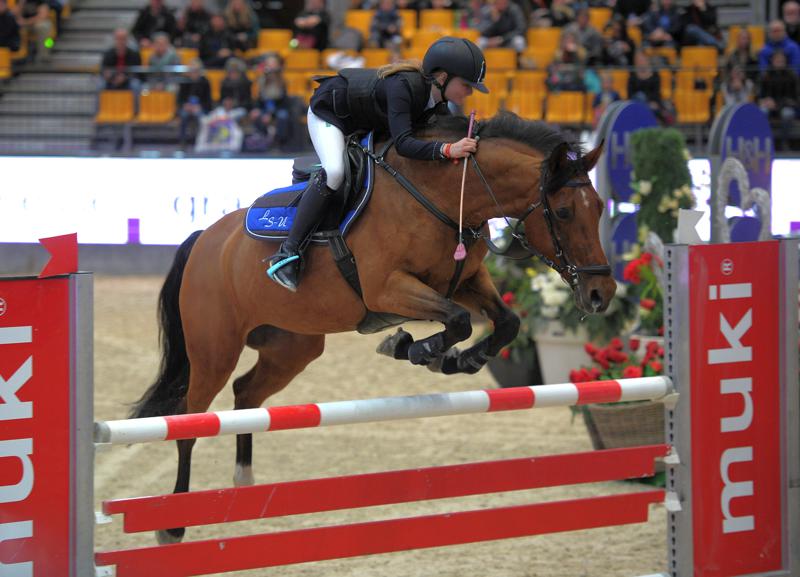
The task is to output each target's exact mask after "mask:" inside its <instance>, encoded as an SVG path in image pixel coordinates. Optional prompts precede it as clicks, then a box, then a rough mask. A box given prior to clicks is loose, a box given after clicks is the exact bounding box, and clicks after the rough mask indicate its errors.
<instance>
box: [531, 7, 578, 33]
mask: <svg viewBox="0 0 800 577" xmlns="http://www.w3.org/2000/svg"><path fill="white" fill-rule="evenodd" d="M574 20H575V10H574V9H573V7H572V4H571V3H570V0H552V2H551V3H550V7H549V8H548V7H547V4H546V3H544V5H543V6H537V7H536V8H535V9H534V10H533V11H532V12H531V25H532V26H534V27H537V28H548V27H551V26H555V27H558V28H563V27H564V26H567V25H569V24H570V23H572V22H573V21H574Z"/></svg>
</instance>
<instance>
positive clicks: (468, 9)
mask: <svg viewBox="0 0 800 577" xmlns="http://www.w3.org/2000/svg"><path fill="white" fill-rule="evenodd" d="M483 4H484V2H483V0H464V3H463V6H462V8H461V10H460V15H459V22H458V26H459V28H462V29H466V28H474V29H476V30H477V28H478V24H479V23H480V19H481V12H482V11H483Z"/></svg>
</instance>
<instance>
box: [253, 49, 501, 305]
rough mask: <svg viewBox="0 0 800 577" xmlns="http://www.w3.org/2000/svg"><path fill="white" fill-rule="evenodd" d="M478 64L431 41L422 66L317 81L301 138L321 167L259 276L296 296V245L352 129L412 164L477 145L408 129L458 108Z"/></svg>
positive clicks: (477, 53) (478, 55)
mask: <svg viewBox="0 0 800 577" xmlns="http://www.w3.org/2000/svg"><path fill="white" fill-rule="evenodd" d="M485 75H486V60H485V59H484V57H483V53H482V52H481V49H480V48H478V47H477V46H476V45H475V44H473V43H472V42H470V41H469V40H466V39H463V38H452V37H444V38H440V39H439V40H437V41H436V42H434V43H433V44H432V45H431V47H430V48H428V51H427V52H426V53H425V57H424V59H423V61H422V66H421V67H420V65H419V64H418V63H417V62H408V61H404V62H398V63H395V64H389V65H387V66H384V67H382V68H379V69H377V70H375V69H357V68H349V69H343V70H341V71H339V73H338V74H337V75H336V76H331V77H328V78H324V79H322V80H320V85H319V86H318V87H317V89H316V91H315V92H314V95H313V96H312V97H311V103H310V105H309V107H308V132H309V134H310V135H311V142H312V143H313V144H314V149H315V150H316V152H317V154H318V155H319V159H320V162H321V164H322V169H321V170H320V171H319V172H318V173H317V175H316V176H315V178H314V180H313V181H312V182H311V183H310V184H309V186H308V188H307V189H306V190H305V192H304V193H303V196H302V199H301V201H300V203H299V205H298V207H297V213H296V215H295V218H294V223H293V225H292V229H291V231H290V232H289V236H288V237H287V238H286V240H285V241H284V242H283V244H282V245H281V247H280V249H279V250H278V252H277V253H275V254H274V255H273V256H272V257H270V259H269V264H270V267H269V269H268V270H267V275H268V276H269V277H270V278H271V279H272V280H274V281H275V282H276V283H278V284H279V285H281V286H283V287H285V288H287V289H289V290H290V291H293V292H294V291H296V290H297V285H298V281H299V276H300V270H301V256H302V255H301V253H300V251H301V246H302V244H303V241H304V240H305V239H306V237H307V235H308V234H309V233H310V232H311V230H312V229H313V228H314V226H315V225H316V224H317V223H318V222H319V220H320V219H321V217H322V215H323V214H324V211H325V208H326V206H327V204H328V201H329V200H330V198H331V197H332V196H333V194H334V193H335V192H336V190H337V189H338V188H339V187H340V186H341V184H342V182H343V181H344V171H345V166H344V153H345V135H349V134H353V133H354V132H356V131H358V130H379V131H382V132H388V133H389V134H390V135H391V137H392V138H393V139H394V144H395V147H396V148H397V152H398V153H399V154H401V155H402V156H407V157H409V158H416V159H419V160H444V159H449V158H464V157H466V156H468V155H469V154H470V153H472V152H475V151H476V150H477V141H476V140H475V139H473V138H462V139H461V140H459V141H457V142H452V143H448V142H435V141H426V140H418V139H416V138H414V137H413V136H412V132H411V131H412V125H413V124H415V123H418V122H420V121H424V120H425V119H426V118H428V117H429V116H430V115H431V114H432V113H433V112H434V109H435V108H437V105H439V104H441V103H447V102H448V101H450V102H453V103H454V104H456V105H462V104H463V103H464V99H465V98H466V97H467V96H469V95H470V94H472V89H473V88H475V89H477V90H479V91H481V92H489V91H488V89H487V88H486V86H484V84H483V80H484V77H485Z"/></svg>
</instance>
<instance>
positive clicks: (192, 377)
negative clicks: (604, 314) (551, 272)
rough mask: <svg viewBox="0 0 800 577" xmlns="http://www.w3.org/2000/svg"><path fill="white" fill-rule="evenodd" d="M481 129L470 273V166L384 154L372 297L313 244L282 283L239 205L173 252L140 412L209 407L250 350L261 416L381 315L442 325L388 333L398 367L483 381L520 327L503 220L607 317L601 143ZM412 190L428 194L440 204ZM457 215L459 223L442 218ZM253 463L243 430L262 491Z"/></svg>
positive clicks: (447, 125)
mask: <svg viewBox="0 0 800 577" xmlns="http://www.w3.org/2000/svg"><path fill="white" fill-rule="evenodd" d="M466 133H467V121H466V119H464V118H462V117H439V119H437V121H436V122H435V123H433V124H432V125H429V126H426V127H425V128H423V129H422V130H421V132H418V133H417V134H418V137H419V138H424V139H434V140H438V141H453V140H457V139H458V138H461V137H462V136H463V135H464V134H466ZM476 133H477V135H478V136H479V138H480V144H479V147H478V152H477V153H476V154H475V155H474V156H473V159H472V161H473V167H474V171H475V172H477V174H478V176H479V178H475V177H474V176H472V171H470V175H471V177H470V178H469V179H467V181H466V185H465V189H464V199H463V222H464V230H466V231H471V232H470V233H469V234H471V235H472V239H473V240H475V242H473V243H471V246H470V247H469V250H468V251H467V255H466V258H465V259H464V260H463V261H461V265H460V266H458V267H457V268H460V269H461V270H460V276H459V275H454V274H453V273H454V269H455V268H456V265H457V263H456V262H455V261H454V258H453V255H454V251H455V249H456V247H457V243H458V242H459V240H460V238H463V237H459V236H458V235H457V234H455V233H454V231H453V230H452V223H453V221H454V219H456V217H457V216H458V215H459V200H460V188H459V185H460V183H461V172H462V167H463V165H462V164H460V163H459V164H456V163H452V162H441V161H420V160H412V159H408V158H404V157H402V156H400V155H398V154H397V153H396V152H395V151H394V150H391V149H390V150H388V152H386V154H385V157H384V156H383V155H381V156H376V157H375V158H374V160H377V161H378V164H379V165H381V163H384V168H386V170H379V169H376V178H375V189H374V192H373V194H372V198H371V200H370V202H369V204H368V205H367V207H366V209H365V211H364V213H363V214H362V216H361V217H360V219H359V221H357V222H356V223H355V225H354V226H353V227H352V229H351V231H350V232H349V234H348V236H347V242H348V244H349V246H350V247H351V249H352V253H353V255H354V257H355V260H356V262H357V265H358V271H359V280H360V285H361V289H362V295H361V296H359V295H358V294H357V293H356V291H354V290H353V288H351V286H350V285H349V284H348V283H347V282H346V281H345V279H344V278H343V276H342V275H341V274H340V273H339V271H338V269H337V267H336V265H335V264H334V260H333V258H332V256H331V254H330V252H329V251H327V249H326V248H325V247H322V246H309V247H308V249H307V251H306V255H305V268H304V273H303V278H302V282H301V284H300V287H299V290H298V291H297V292H296V293H292V292H290V291H287V290H285V289H284V288H281V287H279V286H278V285H276V284H275V283H273V282H270V281H269V279H267V278H266V276H265V265H264V264H263V261H264V259H265V258H267V257H269V256H270V255H271V254H273V253H274V252H275V249H276V246H275V244H274V243H270V242H264V241H260V240H256V239H253V238H251V237H249V236H247V235H246V234H245V233H244V231H243V226H242V222H243V211H241V210H240V211H236V212H232V213H230V214H227V215H225V216H223V217H222V218H221V219H220V220H218V221H217V222H215V223H214V224H212V225H211V226H210V227H209V228H208V229H206V230H205V231H197V232H195V233H193V234H192V235H191V236H190V237H189V238H187V239H186V240H185V241H184V242H183V244H182V245H181V246H180V247H179V248H178V250H177V251H176V254H175V258H174V262H173V265H172V267H171V269H170V271H169V272H168V274H167V276H166V279H165V281H164V285H163V287H162V288H161V291H160V295H159V316H160V325H161V326H160V340H161V347H162V359H161V366H160V369H159V374H158V377H157V379H156V380H155V382H154V383H153V384H152V385H151V386H150V388H149V389H148V390H147V391H146V392H145V393H144V395H143V396H142V398H141V399H140V400H139V401H138V402H137V403H135V405H134V407H133V410H132V412H131V416H132V417H133V418H141V417H148V416H157V415H171V414H182V413H197V412H204V411H206V410H207V409H208V407H209V406H210V404H211V402H212V400H213V399H214V397H215V396H216V395H217V394H218V393H219V392H220V391H221V390H222V388H223V387H224V386H225V384H226V383H227V381H228V379H229V377H230V376H231V374H232V372H233V370H234V368H235V367H236V364H237V361H238V359H239V356H240V354H241V353H242V351H243V350H244V347H245V346H249V347H251V348H254V349H255V350H256V351H257V352H258V360H257V361H256V363H255V365H254V366H253V367H252V368H251V369H250V370H249V371H247V373H245V374H244V375H242V376H239V377H238V378H236V379H235V380H234V383H233V390H234V395H235V402H234V408H235V409H246V408H255V407H259V406H261V405H262V404H263V403H264V402H265V401H266V399H267V398H269V397H270V396H272V395H274V394H276V393H277V392H279V391H281V390H282V389H283V388H284V387H286V386H287V385H288V384H289V383H290V382H291V381H292V379H293V378H294V377H295V376H296V375H297V374H299V373H300V372H301V371H303V369H305V367H306V366H307V365H308V364H309V363H310V362H311V361H313V360H314V359H316V358H317V357H319V356H320V355H321V354H322V352H323V349H324V343H325V335H326V334H331V333H338V332H343V331H353V330H357V329H358V328H359V326H361V325H360V323H361V322H362V319H364V318H365V316H367V315H368V314H370V313H369V311H372V312H374V313H377V314H378V315H379V316H381V315H382V318H383V319H389V321H388V322H387V323H385V325H388V324H398V323H401V322H402V321H404V320H409V319H416V320H429V321H437V322H439V323H442V324H443V325H444V330H443V331H441V332H438V333H436V334H434V335H432V336H430V337H428V338H425V339H421V340H419V341H414V339H413V337H412V336H411V335H410V334H409V333H406V332H404V331H402V332H398V333H397V334H396V335H392V336H390V337H388V338H387V339H386V341H385V342H384V344H385V346H382V347H381V349H382V351H383V352H385V353H387V354H389V355H390V356H392V357H394V358H396V359H402V360H407V361H410V362H412V363H414V364H417V365H426V366H428V367H429V368H439V370H443V371H444V372H450V373H453V372H467V373H474V372H476V371H477V370H479V369H480V368H481V367H482V366H483V365H484V364H485V363H486V362H487V361H488V359H489V358H490V357H492V356H495V355H497V354H498V353H499V352H500V350H501V349H502V348H503V347H504V346H505V345H507V344H508V343H510V342H511V341H512V340H513V339H514V338H515V337H516V335H517V332H518V330H519V324H520V321H519V319H518V317H517V316H516V315H515V314H514V313H513V312H512V311H511V310H510V308H509V307H508V306H506V304H505V303H504V302H503V300H502V298H501V297H500V296H499V294H498V291H497V289H496V288H495V286H494V283H493V282H492V279H491V278H490V275H489V272H488V271H487V268H486V266H485V265H484V263H483V261H484V257H485V256H486V254H487V251H488V250H489V248H490V247H493V246H494V245H493V244H492V243H491V241H490V239H489V238H488V232H487V231H488V226H487V224H486V223H487V221H488V219H490V218H495V217H511V218H517V219H518V220H517V224H516V226H515V227H513V229H512V231H513V236H514V238H515V241H516V242H517V244H519V245H521V246H523V247H524V248H525V249H526V253H525V254H527V255H531V254H539V255H541V257H542V258H543V259H544V260H545V262H548V263H549V264H550V265H551V266H553V267H554V268H556V270H558V271H559V272H560V273H561V275H562V277H563V278H564V280H565V281H566V282H568V283H569V285H570V286H571V287H572V289H573V293H574V298H575V300H576V304H577V305H578V306H579V307H580V308H581V309H583V310H584V311H586V312H587V313H597V312H601V311H603V310H605V308H606V307H607V306H608V303H609V302H610V300H611V298H612V297H613V295H614V292H615V290H616V283H615V281H614V280H613V278H612V277H611V270H610V267H609V266H608V261H607V259H606V256H605V254H604V252H603V249H602V246H601V243H600V238H599V232H598V223H599V219H600V216H601V213H602V211H603V206H604V205H603V202H602V201H601V199H600V197H599V196H598V194H597V191H596V190H595V189H594V187H593V185H592V183H591V181H590V180H589V177H588V172H589V171H590V170H591V169H592V168H593V167H594V165H595V164H596V163H597V160H598V158H599V157H600V154H601V153H602V143H601V144H600V145H599V146H598V147H596V148H595V149H593V150H591V151H590V152H588V153H586V154H585V155H584V154H582V152H581V150H580V147H579V146H578V145H577V144H575V143H571V142H568V141H567V140H566V139H565V137H564V136H563V135H562V134H561V133H560V132H559V131H558V130H556V129H555V128H553V127H551V126H549V125H547V124H544V123H541V122H533V121H528V120H523V119H521V118H519V117H518V116H516V115H514V114H512V113H501V114H499V115H497V116H495V117H492V118H490V119H487V120H485V121H481V122H479V123H477V130H476ZM377 148H378V147H377V146H376V149H377ZM393 170H394V171H396V173H395V174H392V172H393ZM397 174H403V175H408V177H407V178H405V179H403V178H398V177H397V176H396V175H397ZM401 181H405V182H406V183H409V182H410V183H411V184H412V185H415V186H413V187H412V188H415V189H416V190H418V191H419V192H420V193H422V195H423V196H424V197H425V198H426V199H427V201H428V202H427V205H428V206H426V203H425V202H420V201H419V200H418V199H417V198H412V195H410V194H409V193H408V191H407V190H405V189H404V187H403V184H401ZM437 212H438V215H437ZM448 217H449V221H450V222H449V224H450V226H446V225H445V224H443V222H442V221H443V220H448ZM451 285H452V286H451ZM448 289H450V290H448ZM450 293H452V297H451V298H447V296H449V294H450ZM471 312H473V313H477V314H483V315H485V316H486V317H488V319H489V320H490V321H491V323H492V324H493V332H492V333H491V334H490V335H488V336H487V337H484V338H483V339H481V340H479V341H478V342H477V343H476V344H474V345H473V346H471V347H470V348H468V349H466V350H464V351H458V350H457V349H455V348H453V347H454V345H455V344H456V343H459V342H461V341H464V340H465V339H467V338H469V336H470V335H471V332H472V327H471V324H470V318H471V317H470V313H471ZM385 325H384V326H385ZM194 442H195V441H194V440H193V439H189V440H179V441H177V444H178V474H177V479H176V482H175V489H174V492H175V493H180V492H186V491H188V490H189V477H190V468H191V454H192V448H193V446H194ZM251 463H252V435H250V434H241V435H237V440H236V469H235V474H234V483H235V485H237V486H242V485H250V484H253V482H254V480H253V473H252V466H251ZM184 531H185V528H174V529H169V530H167V531H160V532H159V533H158V535H157V538H158V540H159V542H160V543H172V542H177V541H180V540H181V539H182V538H183V535H184Z"/></svg>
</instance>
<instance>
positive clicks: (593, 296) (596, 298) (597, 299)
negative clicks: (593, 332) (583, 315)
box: [589, 289, 603, 311]
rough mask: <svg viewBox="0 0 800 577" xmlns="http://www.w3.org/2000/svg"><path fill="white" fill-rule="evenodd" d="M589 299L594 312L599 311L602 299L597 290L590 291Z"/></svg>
mask: <svg viewBox="0 0 800 577" xmlns="http://www.w3.org/2000/svg"><path fill="white" fill-rule="evenodd" d="M589 298H590V300H591V302H592V308H593V309H594V310H596V311H597V310H600V309H601V308H602V306H603V297H602V296H600V291H598V290H597V289H592V292H591V293H589Z"/></svg>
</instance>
